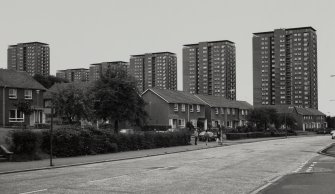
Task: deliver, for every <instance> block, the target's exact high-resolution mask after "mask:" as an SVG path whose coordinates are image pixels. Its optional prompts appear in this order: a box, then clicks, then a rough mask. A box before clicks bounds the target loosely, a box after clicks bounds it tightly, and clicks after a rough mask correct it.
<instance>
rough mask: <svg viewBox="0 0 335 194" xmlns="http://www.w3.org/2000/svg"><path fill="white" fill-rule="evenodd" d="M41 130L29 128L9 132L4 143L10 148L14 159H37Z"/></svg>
mask: <svg viewBox="0 0 335 194" xmlns="http://www.w3.org/2000/svg"><path fill="white" fill-rule="evenodd" d="M41 139H42V136H41V132H34V131H32V130H30V129H17V130H12V131H10V132H9V134H8V137H7V139H6V143H7V145H8V146H9V150H11V151H12V152H13V153H14V155H13V160H14V161H27V160H38V159H40V157H39V156H38V152H39V151H40V149H39V145H40V141H41Z"/></svg>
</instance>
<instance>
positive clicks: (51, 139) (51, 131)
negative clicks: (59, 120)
mask: <svg viewBox="0 0 335 194" xmlns="http://www.w3.org/2000/svg"><path fill="white" fill-rule="evenodd" d="M53 112H54V104H53V101H51V123H50V166H53V162H52V157H53V156H52V141H53V117H54V116H53Z"/></svg>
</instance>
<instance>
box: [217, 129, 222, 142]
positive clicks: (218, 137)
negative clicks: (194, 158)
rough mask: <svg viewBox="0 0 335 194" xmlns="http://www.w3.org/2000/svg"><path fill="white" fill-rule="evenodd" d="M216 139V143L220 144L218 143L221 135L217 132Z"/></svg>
mask: <svg viewBox="0 0 335 194" xmlns="http://www.w3.org/2000/svg"><path fill="white" fill-rule="evenodd" d="M216 138H217V142H220V141H221V133H220V131H218V132H217V133H216Z"/></svg>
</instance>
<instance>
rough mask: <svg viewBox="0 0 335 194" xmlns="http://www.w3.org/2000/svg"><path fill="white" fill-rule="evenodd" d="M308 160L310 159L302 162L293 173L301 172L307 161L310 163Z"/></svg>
mask: <svg viewBox="0 0 335 194" xmlns="http://www.w3.org/2000/svg"><path fill="white" fill-rule="evenodd" d="M308 161H309V160H307V161H305V162H303V163H301V164H300V166H299V167H298V168H297V169H296V170H294V171H292V172H293V173H297V172H299V171H300V170H301V169H302V168H303V167H304V166H305V165H306V164H307V163H308Z"/></svg>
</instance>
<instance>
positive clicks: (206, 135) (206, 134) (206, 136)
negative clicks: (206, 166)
mask: <svg viewBox="0 0 335 194" xmlns="http://www.w3.org/2000/svg"><path fill="white" fill-rule="evenodd" d="M204 137H205V141H206V146H207V143H208V138H209V134H208V132H207V130H206V131H205V134H204Z"/></svg>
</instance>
